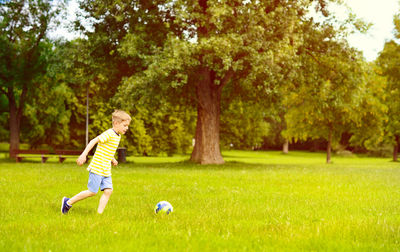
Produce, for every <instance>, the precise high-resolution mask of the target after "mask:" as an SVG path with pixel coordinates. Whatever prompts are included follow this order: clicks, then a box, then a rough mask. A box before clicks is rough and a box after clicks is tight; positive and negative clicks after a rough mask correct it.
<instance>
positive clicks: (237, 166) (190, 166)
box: [118, 160, 293, 170]
mask: <svg viewBox="0 0 400 252" xmlns="http://www.w3.org/2000/svg"><path fill="white" fill-rule="evenodd" d="M135 168H151V169H178V170H244V169H246V170H249V169H252V170H268V169H271V170H272V169H289V168H290V169H292V168H293V165H292V164H284V163H283V164H266V163H259V164H258V163H246V162H240V161H227V162H225V163H224V164H220V165H202V164H198V163H194V162H192V161H189V160H185V161H180V162H174V163H171V162H165V163H158V162H153V163H151V162H127V163H124V164H121V165H119V167H118V169H135Z"/></svg>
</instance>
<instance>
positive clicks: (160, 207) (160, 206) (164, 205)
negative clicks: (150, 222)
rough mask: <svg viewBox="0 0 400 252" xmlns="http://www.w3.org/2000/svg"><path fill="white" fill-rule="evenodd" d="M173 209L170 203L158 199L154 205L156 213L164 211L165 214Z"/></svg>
mask: <svg viewBox="0 0 400 252" xmlns="http://www.w3.org/2000/svg"><path fill="white" fill-rule="evenodd" d="M173 210H174V208H173V207H172V205H171V204H170V203H169V202H167V201H160V202H158V203H157V205H156V206H155V207H154V212H155V213H156V214H158V213H165V214H169V213H171V212H172V211H173Z"/></svg>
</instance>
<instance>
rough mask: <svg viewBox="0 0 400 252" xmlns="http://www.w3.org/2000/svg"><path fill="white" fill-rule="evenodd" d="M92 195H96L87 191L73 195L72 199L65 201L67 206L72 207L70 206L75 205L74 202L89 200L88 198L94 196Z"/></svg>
mask: <svg viewBox="0 0 400 252" xmlns="http://www.w3.org/2000/svg"><path fill="white" fill-rule="evenodd" d="M94 195H96V193H94V192H91V191H89V190H86V191H82V192H80V193H78V194H77V195H75V196H74V197H72V198H70V199H69V200H68V201H67V204H68V205H70V206H72V205H73V204H75V203H76V202H78V201H81V200H83V199H86V198H89V197H92V196H94Z"/></svg>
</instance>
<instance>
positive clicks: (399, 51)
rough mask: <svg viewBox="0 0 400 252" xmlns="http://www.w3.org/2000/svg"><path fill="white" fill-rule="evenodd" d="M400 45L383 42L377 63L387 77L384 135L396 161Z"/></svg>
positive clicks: (399, 121)
mask: <svg viewBox="0 0 400 252" xmlns="http://www.w3.org/2000/svg"><path fill="white" fill-rule="evenodd" d="M399 22H400V16H399V15H397V16H396V17H395V24H396V37H397V38H400V35H399V33H400V25H399ZM399 60H400V45H399V44H398V43H396V41H394V40H391V41H388V42H386V43H385V46H384V48H383V51H382V52H381V53H380V55H379V57H378V59H377V64H378V65H379V66H380V67H381V69H382V75H384V76H386V77H387V89H386V92H385V94H386V100H385V104H386V106H387V107H388V112H387V116H388V121H387V124H386V129H385V131H386V136H387V138H388V141H389V143H390V144H391V145H392V146H393V160H394V161H397V156H398V151H399V147H400V67H399V65H398V62H399Z"/></svg>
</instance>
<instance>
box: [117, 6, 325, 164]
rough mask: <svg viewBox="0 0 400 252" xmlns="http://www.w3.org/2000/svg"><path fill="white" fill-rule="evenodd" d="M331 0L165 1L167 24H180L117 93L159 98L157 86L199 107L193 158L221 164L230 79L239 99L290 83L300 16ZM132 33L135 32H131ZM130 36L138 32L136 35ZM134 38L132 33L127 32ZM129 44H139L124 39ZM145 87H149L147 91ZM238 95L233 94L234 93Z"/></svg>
mask: <svg viewBox="0 0 400 252" xmlns="http://www.w3.org/2000/svg"><path fill="white" fill-rule="evenodd" d="M313 2H317V9H318V10H322V11H323V12H325V5H326V1H324V0H320V1H291V0H288V1H276V0H274V1H267V0H264V1H215V0H192V1H180V0H174V1H164V2H163V3H162V4H160V5H159V6H158V8H159V9H163V10H165V11H166V12H167V13H169V15H168V16H165V17H164V23H165V26H166V27H171V26H172V25H174V27H175V29H174V30H172V29H170V32H169V35H168V37H167V39H166V41H165V43H163V44H162V45H161V46H159V47H158V48H154V53H153V54H152V55H153V56H151V57H148V58H147V60H148V61H149V62H150V64H149V65H148V67H147V68H146V69H145V71H143V72H141V73H138V74H135V75H133V76H132V77H130V78H129V79H127V80H125V81H124V84H123V86H122V87H120V89H119V97H120V98H119V100H120V101H122V100H124V99H123V98H122V97H125V100H126V103H129V102H131V100H129V97H137V92H138V90H140V91H139V92H140V93H141V94H142V95H143V96H150V97H151V96H152V97H154V93H153V91H154V92H156V93H157V94H160V93H161V92H162V93H163V94H164V96H166V95H167V96H170V97H173V99H170V100H175V101H173V102H176V100H178V98H179V97H183V98H184V99H186V101H191V102H192V103H191V104H190V105H191V106H194V107H195V108H196V109H197V122H196V132H195V146H194V150H193V152H192V155H191V160H192V161H194V162H198V163H201V164H221V163H223V162H224V160H223V158H222V156H221V152H220V145H219V144H220V115H221V102H229V100H230V99H229V98H230V97H224V96H223V90H224V89H226V88H227V87H228V86H231V88H230V89H231V90H233V94H237V93H239V92H238V90H240V91H241V92H242V94H241V95H240V97H241V98H243V99H246V98H249V99H253V100H255V101H259V102H263V100H264V99H265V100H269V99H270V95H271V93H274V88H275V87H276V86H277V85H279V84H280V83H284V81H283V77H284V76H285V75H284V74H283V72H284V70H283V69H284V68H285V65H286V64H291V63H293V59H294V58H296V57H297V56H296V52H297V48H298V47H299V45H301V43H302V42H301V40H302V31H301V29H300V28H301V23H302V22H304V21H305V20H307V19H308V18H307V17H306V16H305V14H306V12H307V8H309V7H310V6H311V4H312V3H313ZM127 36H129V35H127ZM130 36H134V35H133V34H132V35H130ZM128 38H129V37H128ZM125 43H126V44H125V47H126V48H130V47H131V48H136V46H135V43H133V42H130V41H129V40H126V41H125ZM144 89H145V91H143V90H144ZM234 98H235V97H234Z"/></svg>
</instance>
